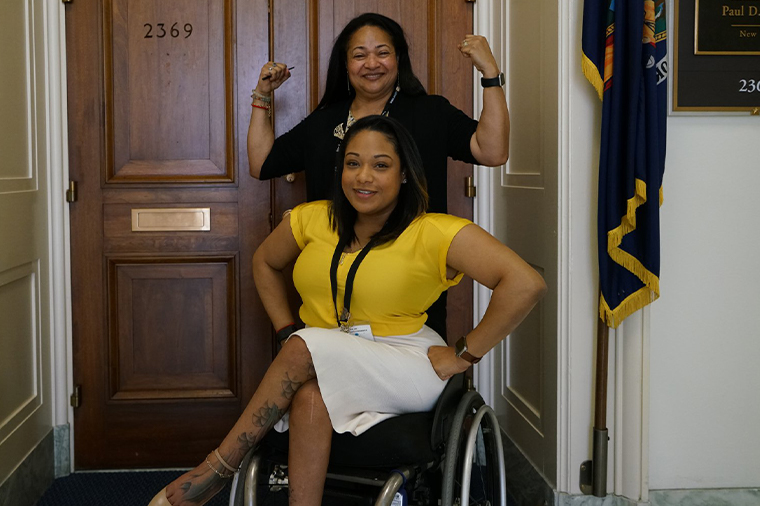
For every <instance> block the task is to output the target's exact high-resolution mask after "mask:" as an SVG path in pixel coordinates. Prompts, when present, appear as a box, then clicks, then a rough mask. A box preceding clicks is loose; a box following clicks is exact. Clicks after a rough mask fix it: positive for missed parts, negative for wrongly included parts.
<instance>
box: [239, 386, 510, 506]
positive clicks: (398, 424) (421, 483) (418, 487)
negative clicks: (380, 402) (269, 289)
mask: <svg viewBox="0 0 760 506" xmlns="http://www.w3.org/2000/svg"><path fill="white" fill-rule="evenodd" d="M465 399H466V400H467V406H464V407H463V406H462V401H463V400H465ZM483 407H485V408H488V406H486V405H485V403H484V402H483V400H482V398H481V397H480V396H479V395H478V394H477V392H474V391H469V388H468V385H467V381H466V378H465V374H464V373H462V374H458V375H456V376H454V377H453V378H451V379H450V380H449V382H448V384H447V385H446V387H445V388H444V390H443V392H442V394H441V396H440V397H439V399H438V401H437V403H436V407H435V409H434V410H433V411H430V412H423V413H409V414H403V415H399V416H395V417H393V418H389V419H388V420H385V421H383V422H380V423H378V424H377V425H375V426H373V427H371V428H370V429H368V430H367V431H366V432H364V433H362V434H361V435H359V436H354V435H352V434H350V433H345V434H338V433H335V432H333V437H332V447H331V452H330V462H329V466H328V474H327V478H328V481H327V482H326V484H325V497H327V496H328V495H331V494H332V495H333V499H331V502H329V504H333V503H337V502H339V501H337V500H334V497H335V496H338V497H353V496H354V495H355V494H356V493H357V492H356V489H357V488H363V489H365V490H364V491H365V492H367V491H369V492H367V493H369V494H370V495H371V496H376V500H374V501H373V499H374V497H370V500H369V502H367V501H364V502H359V501H354V502H350V504H373V502H374V504H376V505H388V506H389V505H390V504H392V503H393V499H394V498H395V497H396V493H397V492H398V491H399V489H400V488H402V487H403V488H405V489H406V490H407V493H408V494H409V498H410V499H412V498H417V499H419V498H424V499H421V500H420V501H421V502H416V503H415V502H412V501H410V502H409V504H424V503H430V504H437V503H438V499H439V498H440V497H441V495H440V494H439V491H442V492H443V496H444V497H446V496H447V494H446V491H447V490H449V493H448V496H449V497H451V496H452V492H453V489H454V486H453V483H445V480H446V479H447V478H446V476H450V478H449V480H450V481H454V480H453V476H454V474H455V472H457V470H458V469H460V468H461V466H453V467H452V466H451V465H449V469H448V473H447V472H446V466H445V465H443V464H444V462H443V461H444V458H445V457H446V455H449V454H451V450H452V449H451V448H448V449H447V447H450V446H451V445H455V446H456V447H457V451H456V452H454V456H453V458H450V459H449V460H456V458H457V457H456V455H457V453H460V452H459V451H458V447H459V446H460V445H462V444H463V443H464V437H463V436H464V435H465V434H464V433H465V432H466V431H467V430H469V428H467V429H465V427H464V426H465V425H467V423H468V422H465V421H464V418H465V417H466V415H467V414H469V415H473V414H474V412H475V411H479V410H481V409H482V408H483ZM488 409H489V410H490V408H488ZM491 412H492V411H491ZM481 418H482V415H481ZM495 420H496V418H495V415H494V416H493V417H492V419H488V420H486V422H487V424H486V425H488V424H490V425H489V427H490V429H488V430H489V434H490V435H491V437H490V438H489V440H490V441H491V442H492V443H497V444H496V445H492V446H496V448H494V449H492V450H493V451H492V452H491V453H492V454H493V453H495V452H497V453H498V454H499V455H498V457H499V460H500V462H501V465H500V466H496V465H495V464H494V463H493V462H491V465H490V469H489V472H490V475H489V477H488V478H489V479H490V480H491V481H494V479H496V480H497V481H499V480H501V482H502V483H501V485H502V489H503V488H504V483H503V479H502V478H500V477H499V474H500V475H501V477H503V475H504V470H503V469H504V466H503V450H502V449H501V438H500V434H499V429H498V423H496V424H495V426H494V423H495ZM469 421H472V416H470V417H469ZM454 425H457V426H454ZM475 429H476V431H477V430H478V427H477V426H476V427H475ZM470 432H471V431H470ZM494 433H496V434H495V436H496V439H494V438H493V437H492V436H493V435H494ZM452 438H453V439H455V440H456V441H452ZM496 440H498V441H496ZM287 454H288V433H287V432H285V433H278V432H276V431H270V432H269V433H268V434H267V435H266V436H265V437H264V439H263V440H262V441H261V444H260V445H259V446H258V447H257V448H256V449H254V450H252V451H251V452H250V453H249V454H248V455H247V456H246V458H245V459H244V461H243V463H242V465H241V471H240V472H239V473H238V475H237V476H236V477H235V479H234V481H233V486H232V491H231V493H230V502H229V504H230V506H257V505H258V504H259V503H258V501H257V494H258V492H259V490H258V489H260V488H261V487H267V486H269V488H270V489H272V490H279V489H282V488H285V487H287V478H286V477H284V475H285V471H284V469H286V467H287ZM470 455H471V454H470ZM466 458H469V457H467V456H466ZM492 460H493V459H492ZM497 468H499V469H500V471H499V469H497ZM345 482H349V483H350V485H345V484H344V483H345ZM441 482H444V483H441ZM349 489H350V491H347V490H349ZM378 489H381V490H380V492H379V494H378ZM491 489H493V487H491ZM493 495H494V493H493V491H491V493H490V494H489V499H490V500H486V501H485V502H482V503H480V504H486V503H487V504H492V505H495V504H499V503H498V502H495V501H493ZM501 497H502V498H504V500H503V501H501V504H506V494H505V493H503V494H502V495H501ZM475 502H477V501H475ZM393 504H395V503H393ZM442 504H443V505H444V506H446V502H445V501H444V502H443V503H442Z"/></svg>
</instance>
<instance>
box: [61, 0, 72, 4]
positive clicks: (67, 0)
mask: <svg viewBox="0 0 760 506" xmlns="http://www.w3.org/2000/svg"><path fill="white" fill-rule="evenodd" d="M73 1H74V0H61V2H63V3H65V4H70V3H71V2H73Z"/></svg>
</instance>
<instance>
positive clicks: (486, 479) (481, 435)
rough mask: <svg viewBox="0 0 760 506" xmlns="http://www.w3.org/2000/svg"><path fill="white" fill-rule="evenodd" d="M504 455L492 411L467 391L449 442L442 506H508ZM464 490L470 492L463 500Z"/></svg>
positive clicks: (474, 394)
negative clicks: (466, 505) (468, 456)
mask: <svg viewBox="0 0 760 506" xmlns="http://www.w3.org/2000/svg"><path fill="white" fill-rule="evenodd" d="M468 446H469V448H468ZM468 449H469V450H470V451H471V454H470V458H469V459H468V458H466V453H467V450H468ZM502 452H503V450H502V447H501V432H500V428H499V426H498V423H497V421H496V417H495V415H493V411H492V410H491V408H490V407H488V406H487V405H485V402H484V401H483V398H482V397H481V396H480V394H478V393H477V392H475V391H471V392H467V393H466V394H465V395H464V396H463V397H462V400H461V401H460V403H459V406H458V407H457V411H456V413H455V415H454V418H453V420H452V425H451V429H450V432H449V437H448V439H447V441H446V454H445V457H444V465H443V480H442V481H443V483H442V490H441V504H442V506H454V505H462V504H470V505H477V506H486V505H487V506H503V505H506V490H505V485H504V460H503V453H502ZM463 490H467V491H468V494H467V496H465V497H464V500H463V498H462V491H463Z"/></svg>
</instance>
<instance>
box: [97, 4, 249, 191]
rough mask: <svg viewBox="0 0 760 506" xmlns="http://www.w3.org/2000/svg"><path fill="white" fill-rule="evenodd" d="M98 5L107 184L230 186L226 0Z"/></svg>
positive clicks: (230, 97) (229, 18)
mask: <svg viewBox="0 0 760 506" xmlns="http://www.w3.org/2000/svg"><path fill="white" fill-rule="evenodd" d="M103 8H104V19H103V22H104V51H105V55H104V61H105V87H104V91H105V101H106V119H105V122H106V174H107V176H106V181H107V182H109V183H111V182H114V183H117V182H138V181H176V180H180V181H182V180H198V179H202V180H205V181H233V180H234V170H233V169H234V166H233V163H234V162H233V160H234V150H233V149H232V147H233V140H234V139H233V122H232V109H233V99H234V96H233V94H232V92H231V84H232V83H233V81H234V76H233V74H234V72H233V70H234V69H233V65H232V58H231V54H232V52H231V48H232V39H233V25H232V8H233V6H232V1H231V0H224V1H219V0H192V1H187V0H169V1H163V2H157V1H156V0H108V1H106V2H105V3H104V6H103Z"/></svg>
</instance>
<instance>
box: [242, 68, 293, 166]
mask: <svg viewBox="0 0 760 506" xmlns="http://www.w3.org/2000/svg"><path fill="white" fill-rule="evenodd" d="M289 77H290V70H288V66H287V65H285V64H284V63H275V62H267V63H265V64H264V66H263V67H261V72H260V73H259V81H258V83H257V84H256V88H254V90H253V93H252V96H251V99H252V100H253V103H252V107H251V123H250V124H249V125H248V169H249V171H250V173H251V176H253V177H255V178H256V179H259V176H260V175H261V166H262V165H263V164H264V160H266V159H267V156H269V152H270V151H271V150H272V146H273V145H274V131H273V130H272V122H271V112H272V109H271V107H272V92H273V91H274V90H276V89H277V88H279V87H280V85H281V84H282V83H284V82H285V81H287V80H288V78H289Z"/></svg>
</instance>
